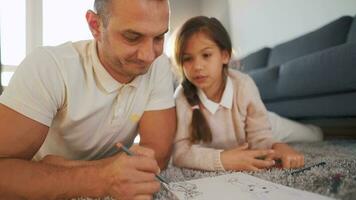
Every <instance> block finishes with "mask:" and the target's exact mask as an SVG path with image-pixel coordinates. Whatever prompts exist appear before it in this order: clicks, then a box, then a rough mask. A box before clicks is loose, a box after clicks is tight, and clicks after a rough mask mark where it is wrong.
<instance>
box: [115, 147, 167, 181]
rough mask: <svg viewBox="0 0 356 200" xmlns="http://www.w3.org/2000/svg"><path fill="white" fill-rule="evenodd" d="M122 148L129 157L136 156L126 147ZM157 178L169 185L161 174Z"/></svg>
mask: <svg viewBox="0 0 356 200" xmlns="http://www.w3.org/2000/svg"><path fill="white" fill-rule="evenodd" d="M120 148H121V149H122V150H123V151H124V152H125V153H126V154H127V155H128V156H134V154H133V153H132V152H131V151H130V150H129V149H128V148H127V147H125V146H124V145H121V146H120ZM156 178H157V179H158V180H160V181H162V182H163V183H165V184H167V185H169V183H168V181H167V180H166V179H165V178H163V177H162V176H161V175H159V174H156Z"/></svg>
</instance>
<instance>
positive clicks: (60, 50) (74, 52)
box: [42, 40, 91, 59]
mask: <svg viewBox="0 0 356 200" xmlns="http://www.w3.org/2000/svg"><path fill="white" fill-rule="evenodd" d="M90 43H91V40H85V41H77V42H71V41H69V42H65V43H63V44H60V45H57V46H44V47H42V49H44V50H46V51H48V52H49V53H50V54H51V55H52V56H53V57H56V58H62V59H70V58H73V57H75V58H77V57H78V56H79V55H80V54H83V52H87V49H88V48H89V45H90Z"/></svg>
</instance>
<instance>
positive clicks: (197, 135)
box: [174, 16, 232, 143]
mask: <svg viewBox="0 0 356 200" xmlns="http://www.w3.org/2000/svg"><path fill="white" fill-rule="evenodd" d="M196 33H204V34H205V35H206V36H207V37H209V38H210V39H211V40H212V41H214V42H215V43H216V45H217V46H218V47H219V48H220V50H221V51H223V50H224V51H227V52H228V53H229V56H230V57H231V52H232V45H231V40H230V37H229V34H228V32H227V31H226V29H225V28H224V26H223V25H222V24H221V23H220V22H219V21H218V20H217V19H216V18H213V17H211V18H209V17H205V16H197V17H193V18H191V19H189V20H188V21H186V22H185V23H184V24H183V25H182V27H181V28H180V30H179V31H178V33H177V37H176V40H175V49H174V59H175V62H176V64H177V66H178V67H179V71H180V72H181V75H182V86H183V90H184V95H185V97H186V98H187V101H188V103H189V104H190V105H191V106H192V107H193V106H199V104H200V99H199V96H198V94H197V88H196V87H195V86H194V85H193V84H192V83H191V82H190V81H189V80H188V79H187V78H186V76H185V75H184V73H183V54H184V49H185V47H186V43H187V41H188V39H189V38H191V37H192V36H193V35H194V34H196ZM227 68H228V65H227V64H224V65H223V70H224V72H225V73H224V74H226V73H227ZM191 128H192V135H191V142H193V143H197V142H200V141H202V142H208V143H209V142H211V141H212V134H211V130H210V127H209V125H208V123H207V121H206V119H205V117H204V115H203V114H202V112H201V110H200V109H193V116H192V123H191Z"/></svg>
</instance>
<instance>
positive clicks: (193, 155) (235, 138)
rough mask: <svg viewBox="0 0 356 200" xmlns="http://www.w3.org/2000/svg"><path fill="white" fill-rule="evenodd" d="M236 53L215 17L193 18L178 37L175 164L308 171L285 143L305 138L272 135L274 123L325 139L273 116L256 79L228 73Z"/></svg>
mask: <svg viewBox="0 0 356 200" xmlns="http://www.w3.org/2000/svg"><path fill="white" fill-rule="evenodd" d="M231 48H232V47H231V41H230V38H229V35H228V33H227V31H226V30H225V28H224V27H223V26H222V24H221V23H220V22H219V21H218V20H217V19H215V18H208V17H204V16H199V17H194V18H192V19H190V20H188V21H187V22H186V23H185V24H184V25H183V26H182V28H181V29H180V31H179V32H178V34H177V38H176V41H175V52H174V57H175V61H176V63H177V66H178V67H179V68H180V71H181V72H182V77H183V78H182V79H183V80H182V83H181V85H180V86H179V87H178V88H177V90H176V94H175V98H176V106H177V107H176V108H177V114H178V128H177V135H176V139H175V145H174V151H173V164H174V165H176V166H179V167H187V168H195V169H203V170H253V171H257V170H260V169H263V168H269V167H272V166H274V165H275V164H276V162H275V161H276V160H281V161H282V167H283V168H298V167H301V166H303V165H304V157H303V155H302V154H301V153H299V152H297V151H296V150H294V149H292V148H291V147H290V146H288V145H287V144H286V143H283V142H282V141H280V139H287V141H289V142H292V141H301V140H303V137H299V136H295V135H291V133H287V134H283V132H281V131H280V130H279V131H278V130H277V133H278V134H277V135H276V134H275V135H273V129H272V128H271V122H272V124H284V126H282V129H283V127H287V128H286V129H285V130H288V128H297V129H298V130H301V131H302V132H303V131H304V132H307V134H311V135H317V136H316V137H315V138H320V134H321V133H320V131H318V130H317V129H315V128H314V129H313V128H310V127H307V126H304V125H301V124H299V123H296V122H293V121H290V120H287V119H284V118H281V117H280V116H278V115H276V114H274V113H270V114H268V112H267V110H266V108H265V106H264V104H263V103H262V100H261V99H260V95H259V92H258V89H257V87H256V85H255V83H254V82H253V80H252V79H251V78H250V77H249V76H248V75H246V74H243V73H241V72H238V71H234V70H229V69H228V63H229V60H230V58H231ZM269 116H270V117H269ZM269 118H270V119H269ZM270 120H271V121H270ZM286 125H287V126H286ZM282 131H283V130H282ZM292 133H293V132H292ZM298 134H299V133H298Z"/></svg>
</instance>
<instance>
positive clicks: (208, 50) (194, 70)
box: [182, 32, 230, 94]
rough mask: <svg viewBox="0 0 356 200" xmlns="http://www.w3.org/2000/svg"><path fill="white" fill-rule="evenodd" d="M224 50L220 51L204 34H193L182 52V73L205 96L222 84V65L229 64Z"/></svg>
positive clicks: (228, 57)
mask: <svg viewBox="0 0 356 200" xmlns="http://www.w3.org/2000/svg"><path fill="white" fill-rule="evenodd" d="M229 59H230V56H229V54H228V52H227V51H226V50H220V48H219V47H218V46H217V44H216V43H215V42H214V41H212V40H211V39H210V38H209V37H208V36H207V35H206V34H205V33H203V32H198V33H195V34H193V35H192V36H191V37H190V38H189V39H188V40H187V43H186V47H185V49H184V50H183V63H182V64H183V72H184V74H185V76H186V77H187V79H188V80H189V81H190V82H191V83H193V84H194V85H195V86H196V87H197V88H199V89H201V90H203V91H204V93H205V94H207V93H209V92H210V91H211V90H216V89H217V88H220V86H221V84H222V83H223V80H224V79H223V64H227V63H228V62H229Z"/></svg>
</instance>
